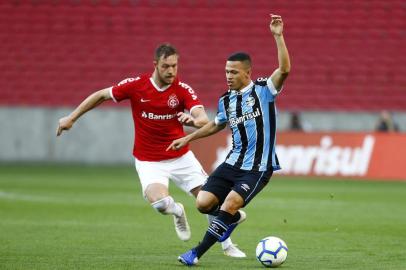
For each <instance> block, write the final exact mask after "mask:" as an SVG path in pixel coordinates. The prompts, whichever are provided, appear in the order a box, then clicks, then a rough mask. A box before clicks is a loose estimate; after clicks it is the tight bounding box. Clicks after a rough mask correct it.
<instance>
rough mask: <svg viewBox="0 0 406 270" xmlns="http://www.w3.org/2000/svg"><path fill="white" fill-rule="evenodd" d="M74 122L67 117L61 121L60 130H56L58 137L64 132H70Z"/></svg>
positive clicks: (59, 123)
mask: <svg viewBox="0 0 406 270" xmlns="http://www.w3.org/2000/svg"><path fill="white" fill-rule="evenodd" d="M73 123H74V121H73V120H72V119H71V118H70V117H69V116H65V117H62V118H61V119H59V122H58V128H57V129H56V136H59V135H61V134H62V131H64V130H69V129H70V128H71V127H72V126H73Z"/></svg>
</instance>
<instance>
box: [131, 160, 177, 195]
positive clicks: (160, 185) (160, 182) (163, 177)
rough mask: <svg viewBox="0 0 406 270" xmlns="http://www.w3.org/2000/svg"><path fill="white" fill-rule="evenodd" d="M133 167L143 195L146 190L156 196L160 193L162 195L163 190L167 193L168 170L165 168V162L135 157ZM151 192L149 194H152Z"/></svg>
mask: <svg viewBox="0 0 406 270" xmlns="http://www.w3.org/2000/svg"><path fill="white" fill-rule="evenodd" d="M135 168H136V170H137V173H138V178H139V179H140V183H141V187H142V194H143V196H144V197H146V193H145V192H146V191H148V193H153V194H155V195H157V196H158V195H159V194H161V193H162V194H161V195H164V193H165V191H166V194H168V184H169V172H168V170H167V168H165V164H161V163H160V162H150V161H141V160H138V159H135ZM153 194H149V195H150V196H153ZM150 196H148V197H150ZM166 196H167V195H166ZM148 199H149V198H148Z"/></svg>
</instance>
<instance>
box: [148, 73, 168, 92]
mask: <svg viewBox="0 0 406 270" xmlns="http://www.w3.org/2000/svg"><path fill="white" fill-rule="evenodd" d="M149 80H150V81H151V83H152V85H153V86H154V87H155V89H156V90H158V91H159V92H163V91H165V90H166V89H168V88H169V87H170V86H171V85H172V84H169V85H166V86H164V87H162V88H160V87H159V86H158V85H157V84H156V83H155V82H154V80H153V79H152V77H151V78H149Z"/></svg>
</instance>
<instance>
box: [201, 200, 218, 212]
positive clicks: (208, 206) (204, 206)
mask: <svg viewBox="0 0 406 270" xmlns="http://www.w3.org/2000/svg"><path fill="white" fill-rule="evenodd" d="M196 208H197V210H199V212H200V213H202V214H210V213H211V212H212V211H213V208H217V205H213V204H212V203H211V202H208V201H206V200H204V199H202V198H200V199H199V197H198V198H197V199H196Z"/></svg>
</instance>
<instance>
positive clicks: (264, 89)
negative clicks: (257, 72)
mask: <svg viewBox="0 0 406 270" xmlns="http://www.w3.org/2000/svg"><path fill="white" fill-rule="evenodd" d="M255 85H257V86H259V87H260V88H261V93H263V94H264V96H265V97H266V99H267V100H269V101H273V100H275V98H276V96H277V95H278V94H279V92H280V91H278V90H276V88H275V86H274V85H273V83H272V80H271V77H263V78H258V79H257V80H256V81H255Z"/></svg>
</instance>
